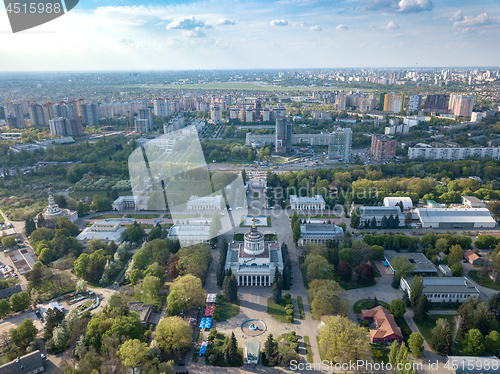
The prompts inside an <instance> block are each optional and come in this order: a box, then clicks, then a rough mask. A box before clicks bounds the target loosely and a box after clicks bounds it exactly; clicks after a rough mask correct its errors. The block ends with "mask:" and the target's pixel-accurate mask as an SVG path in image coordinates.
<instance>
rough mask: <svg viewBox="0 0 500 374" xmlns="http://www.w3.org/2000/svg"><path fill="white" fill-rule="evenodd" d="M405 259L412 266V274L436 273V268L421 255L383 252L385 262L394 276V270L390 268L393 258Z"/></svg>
mask: <svg viewBox="0 0 500 374" xmlns="http://www.w3.org/2000/svg"><path fill="white" fill-rule="evenodd" d="M396 256H400V257H406V258H407V259H408V261H409V262H410V263H411V264H413V272H414V273H416V274H425V273H433V274H435V273H437V272H438V270H437V269H436V266H435V265H434V264H433V263H432V261H431V260H429V259H428V258H427V257H425V255H424V254H423V253H397V252H396V251H385V253H384V258H385V260H386V261H387V263H388V265H389V268H390V269H391V271H392V273H393V274H394V272H395V271H394V268H393V267H392V261H393V260H394V257H396Z"/></svg>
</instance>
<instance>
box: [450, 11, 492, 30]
mask: <svg viewBox="0 0 500 374" xmlns="http://www.w3.org/2000/svg"><path fill="white" fill-rule="evenodd" d="M497 22H498V21H497V20H496V19H494V18H491V17H490V16H489V15H488V13H483V14H480V15H478V16H476V17H471V16H465V17H463V18H462V19H461V20H460V21H456V22H455V23H454V24H453V27H478V26H485V25H491V24H493V23H497Z"/></svg>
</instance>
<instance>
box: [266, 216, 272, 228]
mask: <svg viewBox="0 0 500 374" xmlns="http://www.w3.org/2000/svg"><path fill="white" fill-rule="evenodd" d="M267 227H271V216H267Z"/></svg>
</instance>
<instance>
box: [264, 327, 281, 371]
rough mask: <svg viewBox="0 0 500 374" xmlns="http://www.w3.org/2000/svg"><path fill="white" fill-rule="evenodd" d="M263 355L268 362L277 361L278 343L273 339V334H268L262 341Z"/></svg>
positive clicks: (273, 362)
mask: <svg viewBox="0 0 500 374" xmlns="http://www.w3.org/2000/svg"><path fill="white" fill-rule="evenodd" d="M264 355H265V356H266V359H267V361H268V362H269V363H271V364H273V365H274V364H277V363H278V357H277V356H278V344H277V343H276V342H275V341H274V338H273V334H269V335H268V337H267V339H266V342H265V343H264Z"/></svg>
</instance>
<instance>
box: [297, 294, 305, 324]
mask: <svg viewBox="0 0 500 374" xmlns="http://www.w3.org/2000/svg"><path fill="white" fill-rule="evenodd" d="M297 304H298V305H299V318H300V319H302V320H304V319H306V314H305V313H304V303H303V302H302V296H297Z"/></svg>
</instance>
